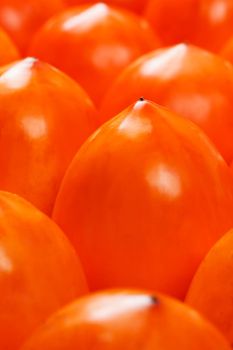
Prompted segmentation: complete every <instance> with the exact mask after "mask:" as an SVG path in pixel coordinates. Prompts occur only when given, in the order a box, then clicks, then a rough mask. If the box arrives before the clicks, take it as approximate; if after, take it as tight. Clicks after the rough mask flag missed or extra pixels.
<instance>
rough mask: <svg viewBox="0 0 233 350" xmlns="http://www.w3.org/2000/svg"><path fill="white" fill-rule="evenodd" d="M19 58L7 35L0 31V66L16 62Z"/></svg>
mask: <svg viewBox="0 0 233 350" xmlns="http://www.w3.org/2000/svg"><path fill="white" fill-rule="evenodd" d="M19 58H20V55H19V52H18V49H17V48H16V46H15V44H14V43H13V41H12V40H11V38H10V37H9V36H8V35H7V33H6V32H5V31H4V30H2V29H0V66H3V65H5V64H8V63H10V62H13V61H16V60H18V59H19Z"/></svg>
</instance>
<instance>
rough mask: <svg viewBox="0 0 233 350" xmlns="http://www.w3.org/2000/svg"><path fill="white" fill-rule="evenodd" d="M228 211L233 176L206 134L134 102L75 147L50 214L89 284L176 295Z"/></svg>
mask: <svg viewBox="0 0 233 350" xmlns="http://www.w3.org/2000/svg"><path fill="white" fill-rule="evenodd" d="M232 212H233V178H232V176H231V173H230V171H229V169H228V167H227V165H226V164H225V162H224V160H223V159H222V157H221V156H220V155H219V153H218V152H217V151H216V150H215V148H214V147H213V146H212V144H211V143H210V142H209V140H208V139H207V137H206V136H205V135H204V133H202V131H201V130H200V129H199V128H198V127H197V126H195V125H194V124H192V123H191V122H190V121H187V120H184V119H183V118H181V117H178V116H176V115H175V114H174V113H172V112H169V111H168V110H166V109H163V108H161V107H159V106H157V105H155V104H153V103H151V102H147V101H144V100H143V99H142V100H141V101H138V102H137V103H136V104H134V105H132V106H131V107H129V108H128V109H126V110H125V111H124V112H122V113H121V114H120V115H119V116H118V117H116V118H114V119H113V120H111V121H109V122H108V123H106V124H104V125H103V126H102V127H101V128H100V129H99V130H98V131H97V132H96V133H95V134H94V135H93V136H92V137H90V138H89V139H88V141H87V142H86V143H85V144H84V145H83V146H82V147H81V149H80V151H79V152H78V153H77V155H76V156H75V158H74V160H73V162H72V163H71V166H70V167H69V169H68V171H67V173H66V175H65V177H64V180H63V182H62V185H61V188H60V190H59V193H58V196H57V199H56V202H55V208H54V212H53V219H54V220H55V222H57V223H58V224H59V225H60V226H61V227H62V228H63V230H64V232H65V233H66V234H67V235H68V237H69V238H70V240H71V242H72V243H73V245H74V246H75V248H76V250H77V252H78V253H79V256H80V259H81V261H82V263H83V267H84V271H85V272H86V276H87V280H88V283H89V285H90V288H91V290H96V289H103V288H110V287H122V286H123V287H140V288H150V289H154V290H159V291H162V292H166V293H168V294H171V295H174V296H178V297H180V298H182V297H184V296H185V294H186V292H187V288H188V286H189V284H190V281H191V279H192V277H193V275H194V273H195V271H196V269H197V267H198V265H199V263H200V262H201V260H202V259H203V257H204V256H205V254H206V253H207V251H208V250H209V249H210V248H211V246H212V245H213V244H214V243H215V242H216V241H217V240H218V238H220V237H221V236H222V235H223V234H224V233H225V232H226V230H228V229H230V228H231V227H232V225H233V215H232Z"/></svg>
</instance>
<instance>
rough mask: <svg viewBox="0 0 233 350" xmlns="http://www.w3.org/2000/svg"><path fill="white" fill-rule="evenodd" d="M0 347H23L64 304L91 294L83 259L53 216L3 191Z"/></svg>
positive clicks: (0, 213) (0, 200) (12, 349)
mask: <svg viewBox="0 0 233 350" xmlns="http://www.w3.org/2000/svg"><path fill="white" fill-rule="evenodd" d="M0 232H1V234H0V290H1V298H0V348H1V349H9V350H18V348H19V346H20V345H21V344H22V342H24V341H25V340H26V338H27V337H28V336H29V335H30V334H31V333H32V331H34V329H35V328H36V327H38V326H39V325H40V324H41V323H42V322H44V320H45V319H46V318H47V317H48V316H49V315H50V314H51V313H53V312H55V311H56V310H58V309H59V308H60V307H62V306H63V305H65V304H66V303H68V302H71V301H72V300H73V299H75V298H77V297H78V296H79V295H83V294H85V293H86V292H87V285H86V281H85V277H84V274H83V270H82V267H81V265H80V262H79V260H78V258H77V255H76V254H75V251H74V249H73V247H72V246H71V244H70V243H69V241H68V240H67V238H66V237H65V235H64V234H63V233H62V232H61V230H60V229H59V228H58V227H57V225H56V224H54V222H52V220H50V219H49V218H48V217H47V216H46V215H44V214H43V213H41V212H40V211H38V210H37V209H36V208H34V207H33V206H32V205H31V204H29V203H28V202H26V201H25V200H23V199H22V198H20V197H18V196H16V195H14V194H11V193H7V192H2V191H1V192H0Z"/></svg>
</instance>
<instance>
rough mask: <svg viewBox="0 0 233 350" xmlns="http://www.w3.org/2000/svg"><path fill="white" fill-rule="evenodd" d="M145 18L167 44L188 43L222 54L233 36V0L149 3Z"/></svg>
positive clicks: (160, 0)
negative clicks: (225, 45)
mask: <svg viewBox="0 0 233 350" xmlns="http://www.w3.org/2000/svg"><path fill="white" fill-rule="evenodd" d="M145 17H146V18H147V19H148V21H149V22H150V23H151V25H152V26H153V27H154V28H155V30H156V32H157V33H158V35H159V37H160V38H161V40H162V42H163V44H165V45H173V44H178V43H180V42H188V43H192V44H195V45H197V46H200V47H203V48H205V49H207V50H210V51H213V52H219V50H221V49H222V47H223V46H224V44H225V42H226V41H227V40H228V39H229V38H230V36H232V33H233V2H232V0H150V1H149V2H148V6H147V7H146V10H145Z"/></svg>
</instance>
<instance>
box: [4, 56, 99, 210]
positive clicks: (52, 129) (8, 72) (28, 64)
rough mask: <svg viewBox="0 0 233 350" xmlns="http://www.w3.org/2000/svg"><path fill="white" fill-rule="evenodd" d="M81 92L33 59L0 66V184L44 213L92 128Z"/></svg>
mask: <svg viewBox="0 0 233 350" xmlns="http://www.w3.org/2000/svg"><path fill="white" fill-rule="evenodd" d="M95 118H96V115H95V110H94V107H93V104H92V102H91V101H90V99H89V98H88V96H87V95H86V93H85V92H84V91H83V90H82V89H81V88H80V87H79V86H78V84H76V83H75V82H74V81H73V80H71V79H70V78H69V77H67V76H65V75H64V74H63V73H61V72H59V71H57V70H56V69H54V68H53V67H51V66H49V65H47V64H45V63H42V62H40V61H38V60H36V59H34V58H28V59H25V60H22V61H19V62H17V63H15V64H13V65H10V66H7V67H4V68H2V69H1V74H0V125H1V134H0V164H1V172H0V188H1V189H2V190H6V191H10V192H14V193H17V194H19V195H21V196H22V197H24V198H26V199H28V200H29V201H30V202H31V203H33V204H34V205H35V206H37V207H38V208H40V209H41V210H43V211H44V212H45V213H47V214H50V213H51V209H52V207H53V204H54V200H55V197H56V195H57V191H58V189H59V186H60V182H61V180H62V178H63V176H64V173H65V171H66V169H67V167H68V165H69V163H70V162H71V160H72V158H73V156H74V155H75V153H76V151H77V150H78V148H79V147H80V146H81V144H82V143H83V142H84V141H85V139H86V138H87V137H88V136H89V134H90V133H91V132H92V131H94V130H95V127H96V120H95Z"/></svg>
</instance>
